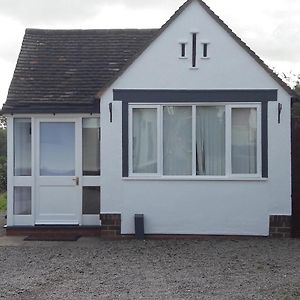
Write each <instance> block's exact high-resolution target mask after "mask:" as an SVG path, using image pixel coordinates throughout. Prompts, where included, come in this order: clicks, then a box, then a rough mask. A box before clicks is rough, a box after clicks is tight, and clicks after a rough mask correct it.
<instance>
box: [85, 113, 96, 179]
mask: <svg viewBox="0 0 300 300" xmlns="http://www.w3.org/2000/svg"><path fill="white" fill-rule="evenodd" d="M82 164H83V175H90V176H97V175H100V119H99V118H84V119H82Z"/></svg>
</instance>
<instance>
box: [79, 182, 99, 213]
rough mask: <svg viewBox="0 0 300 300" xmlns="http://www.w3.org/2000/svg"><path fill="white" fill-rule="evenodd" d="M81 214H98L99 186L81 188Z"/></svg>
mask: <svg viewBox="0 0 300 300" xmlns="http://www.w3.org/2000/svg"><path fill="white" fill-rule="evenodd" d="M82 214H84V215H99V214H100V187H99V186H84V187H83V197H82Z"/></svg>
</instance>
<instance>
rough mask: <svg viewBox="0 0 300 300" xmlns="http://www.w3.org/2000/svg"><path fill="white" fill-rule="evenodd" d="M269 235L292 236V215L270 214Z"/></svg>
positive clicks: (276, 236) (274, 236)
mask: <svg viewBox="0 0 300 300" xmlns="http://www.w3.org/2000/svg"><path fill="white" fill-rule="evenodd" d="M269 226H270V227H269V236H270V237H273V238H289V237H291V227H292V217H291V216H283V215H273V216H270V223H269Z"/></svg>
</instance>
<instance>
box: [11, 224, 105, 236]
mask: <svg viewBox="0 0 300 300" xmlns="http://www.w3.org/2000/svg"><path fill="white" fill-rule="evenodd" d="M101 231H102V230H101V226H78V225H75V226H74V225H36V226H7V227H6V235H7V236H19V235H21V236H26V235H30V236H43V235H48V236H49V235H52V236H58V237H61V236H68V235H78V236H102V234H101Z"/></svg>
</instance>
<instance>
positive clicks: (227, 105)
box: [128, 102, 263, 180]
mask: <svg viewBox="0 0 300 300" xmlns="http://www.w3.org/2000/svg"><path fill="white" fill-rule="evenodd" d="M167 106H179V107H191V108H192V175H164V174H163V109H164V107H167ZM201 106H202V107H207V106H212V107H218V106H219V107H220V106H224V109H225V175H197V174H196V110H197V107H201ZM136 108H140V109H142V108H145V109H147V108H152V109H156V110H157V172H156V173H135V172H133V109H136ZM233 108H245V109H246V108H255V109H256V113H257V118H256V131H257V132H256V141H257V142H256V168H257V170H256V171H257V172H256V173H253V174H252V173H245V174H235V173H232V163H231V157H232V153H231V152H232V151H231V148H232V139H231V138H232V136H231V132H232V124H231V114H232V109H233ZM261 122H262V120H261V103H259V102H241V103H237V102H186V103H184V102H181V103H178V102H175V103H172V102H166V103H163V102H162V103H142V104H139V103H130V102H129V103H128V179H152V178H153V179H179V180H180V179H182V180H240V179H242V180H243V179H245V180H247V179H249V180H251V179H252V180H258V179H263V178H262V151H261V149H262V131H261V128H262V124H261Z"/></svg>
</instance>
